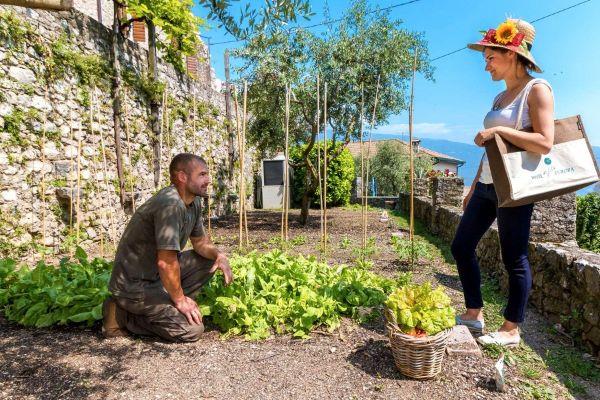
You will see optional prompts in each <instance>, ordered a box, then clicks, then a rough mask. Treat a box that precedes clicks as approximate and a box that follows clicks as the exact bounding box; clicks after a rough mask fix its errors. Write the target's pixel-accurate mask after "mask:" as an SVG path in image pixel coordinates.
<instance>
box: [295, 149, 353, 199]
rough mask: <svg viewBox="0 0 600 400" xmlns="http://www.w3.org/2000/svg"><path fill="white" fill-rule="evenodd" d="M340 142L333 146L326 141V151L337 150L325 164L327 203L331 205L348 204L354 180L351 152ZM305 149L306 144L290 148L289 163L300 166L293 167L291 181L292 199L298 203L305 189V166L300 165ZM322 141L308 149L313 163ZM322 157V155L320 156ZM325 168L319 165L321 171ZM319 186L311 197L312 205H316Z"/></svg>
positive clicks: (314, 163) (315, 162)
mask: <svg viewBox="0 0 600 400" xmlns="http://www.w3.org/2000/svg"><path fill="white" fill-rule="evenodd" d="M342 146H343V145H342V144H337V145H336V146H335V147H334V146H333V145H331V143H328V145H327V152H328V153H329V154H331V152H339V156H337V157H336V158H334V159H332V160H329V161H328V164H327V204H328V205H332V206H339V205H348V204H350V192H351V189H352V181H353V180H354V161H353V159H352V154H350V151H349V150H348V149H346V148H343V147H342ZM305 149H306V145H302V146H294V147H292V148H291V149H290V163H291V164H292V165H294V164H300V165H301V166H298V167H295V168H294V179H293V181H292V201H293V203H295V204H299V203H300V202H301V200H302V195H303V194H304V192H305V191H306V190H307V188H306V166H302V161H303V159H302V154H303V152H304V151H305ZM322 149H323V145H322V143H317V144H316V145H315V146H314V147H313V148H312V149H311V151H310V154H309V158H310V161H311V163H313V165H316V164H317V151H318V150H320V151H323V150H322ZM321 158H322V157H321ZM324 169H325V166H324V164H323V163H322V165H321V171H323V170H324ZM318 196H319V188H318V187H317V189H316V192H315V198H314V199H313V201H314V203H315V204H314V205H317V206H318V201H319V199H318Z"/></svg>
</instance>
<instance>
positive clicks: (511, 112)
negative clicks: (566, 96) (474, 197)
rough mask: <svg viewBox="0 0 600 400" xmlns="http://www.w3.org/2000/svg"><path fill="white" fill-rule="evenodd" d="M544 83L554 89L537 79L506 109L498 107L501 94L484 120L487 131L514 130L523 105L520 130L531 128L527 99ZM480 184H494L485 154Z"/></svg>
mask: <svg viewBox="0 0 600 400" xmlns="http://www.w3.org/2000/svg"><path fill="white" fill-rule="evenodd" d="M538 83H543V84H544V85H546V86H548V87H549V88H550V91H552V87H551V86H550V84H549V83H548V82H547V81H546V80H545V79H540V78H535V79H532V80H530V81H529V82H527V85H525V87H524V88H523V90H521V92H520V93H519V94H518V95H517V97H515V99H514V100H513V101H512V102H511V103H510V104H509V105H507V106H506V107H504V108H497V107H496V105H497V103H498V102H499V101H500V99H501V98H502V95H503V94H504V92H502V93H500V94H499V95H498V96H496V98H495V99H494V103H493V106H492V109H491V110H490V111H489V112H488V113H487V114H486V116H485V118H484V120H483V126H484V127H485V129H488V128H492V127H494V126H507V127H509V128H514V127H515V126H516V125H517V118H518V114H519V107H520V106H521V103H522V102H525V103H524V104H523V114H522V115H521V124H520V125H519V127H520V128H526V127H529V126H531V118H530V117H529V105H528V104H527V97H528V96H529V92H530V91H531V88H532V87H533V85H535V84H538ZM479 182H481V183H485V184H490V183H494V181H493V180H492V173H491V171H490V163H489V162H488V158H487V154H485V153H484V155H483V159H482V167H481V175H480V176H479Z"/></svg>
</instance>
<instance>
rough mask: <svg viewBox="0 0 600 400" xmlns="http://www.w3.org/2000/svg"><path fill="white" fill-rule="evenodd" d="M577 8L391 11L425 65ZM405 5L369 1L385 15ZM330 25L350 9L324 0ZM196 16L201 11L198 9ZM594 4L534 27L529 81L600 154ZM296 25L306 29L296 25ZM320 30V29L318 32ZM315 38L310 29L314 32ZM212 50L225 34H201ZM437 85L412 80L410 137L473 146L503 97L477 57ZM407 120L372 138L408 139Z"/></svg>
mask: <svg viewBox="0 0 600 400" xmlns="http://www.w3.org/2000/svg"><path fill="white" fill-rule="evenodd" d="M581 1H582V0H545V1H523V0H520V1H519V0H516V1H513V0H504V1H470V0H469V1H467V0H457V1H443V0H421V1H419V2H417V3H413V4H410V5H406V6H401V7H397V8H394V9H392V10H391V13H390V15H391V16H392V17H394V18H397V19H400V20H402V21H403V22H404V25H403V26H404V27H405V28H406V29H408V30H411V31H418V32H422V33H423V34H424V37H425V39H426V40H427V42H428V47H429V55H430V57H431V58H435V57H437V56H440V55H443V54H445V53H448V52H450V51H453V50H457V49H459V48H461V47H464V46H465V45H466V44H467V43H469V42H472V41H476V40H477V39H479V38H480V37H481V34H479V31H480V30H487V29H488V28H495V27H496V26H497V25H498V24H499V23H500V22H502V21H503V20H504V19H506V17H514V18H523V19H525V20H529V21H531V20H534V19H537V18H540V17H543V16H545V15H547V14H551V13H553V12H556V11H558V10H560V9H563V8H566V7H569V6H571V5H574V4H577V3H579V2H581ZM402 2H403V0H396V1H394V0H385V1H369V3H370V4H371V5H379V6H380V7H388V6H391V5H395V4H399V3H402ZM324 3H325V2H323V1H312V8H313V11H314V12H315V13H316V15H315V16H314V17H313V18H312V19H311V21H310V23H316V22H321V21H322V20H323V19H324V18H323V4H324ZM327 3H328V5H329V10H330V14H331V18H333V19H335V18H338V17H340V16H341V15H342V14H343V12H344V10H345V9H346V8H347V7H348V4H349V2H347V1H339V0H329V1H328V2H327ZM195 12H196V13H197V15H199V16H201V17H204V16H205V15H206V13H205V11H204V10H202V9H200V8H199V7H196V9H195ZM598 18H600V2H599V1H598V0H591V1H589V2H587V3H584V4H582V5H580V6H577V7H575V8H572V9H570V10H567V11H564V12H562V13H560V14H557V15H554V16H550V17H548V18H546V19H543V20H541V21H538V22H536V23H534V26H535V28H536V30H537V34H536V39H535V43H534V46H533V48H532V53H533V55H534V56H535V58H536V60H537V62H538V63H539V64H540V65H541V67H542V69H543V70H544V73H543V74H534V76H539V77H542V78H544V79H547V80H548V81H549V82H550V84H551V85H552V86H553V89H554V95H555V115H556V118H562V117H567V116H571V115H575V114H581V116H582V119H583V123H584V125H585V128H586V132H587V134H588V136H589V138H590V141H591V142H592V144H593V145H596V146H600V50H598V49H599V46H600V45H599V43H600V29H599V28H598V25H597V23H598ZM298 24H299V25H303V24H304V25H306V24H308V22H304V21H299V22H298ZM319 29H322V28H319ZM313 31H315V29H313ZM201 33H202V35H205V36H210V37H211V42H212V43H215V42H221V41H225V40H231V39H233V38H232V37H231V36H230V35H228V34H227V33H226V32H225V31H224V30H223V29H218V28H217V27H216V24H214V26H213V27H209V28H208V29H204V30H203V31H202V32H201ZM240 45H241V44H240V43H229V44H222V45H215V46H211V57H212V60H211V61H212V62H211V64H212V67H213V68H214V69H215V73H216V74H217V77H219V78H220V79H223V80H224V77H225V72H224V66H223V54H224V51H225V49H226V48H230V49H231V48H234V47H236V46H240ZM231 62H232V64H233V65H235V64H236V60H231ZM432 65H433V66H434V67H435V72H434V79H435V81H433V82H432V81H427V80H426V79H424V78H423V77H419V76H418V77H417V80H416V83H415V117H414V124H415V135H416V136H417V137H428V138H436V139H446V140H452V141H457V142H464V143H472V139H473V137H474V136H475V134H476V133H477V131H478V130H479V129H481V127H482V121H483V116H484V115H485V113H486V112H487V110H488V109H489V107H490V104H491V102H492V99H493V98H494V96H495V95H496V94H497V93H498V92H500V91H502V90H503V89H504V84H503V83H502V82H493V81H492V80H491V79H490V77H489V74H488V73H487V72H485V71H484V63H483V58H482V56H481V53H478V52H475V51H472V50H463V51H460V52H458V53H456V54H453V55H450V56H448V57H445V58H442V59H440V60H438V61H435V62H433V63H432ZM407 123H408V113H407V112H404V113H401V114H399V115H396V116H394V117H392V118H390V120H389V121H388V124H386V125H382V126H381V127H379V128H378V129H377V130H376V132H377V133H378V134H377V135H375V137H376V138H390V137H394V136H398V135H400V134H405V135H406V134H407V132H408V127H407Z"/></svg>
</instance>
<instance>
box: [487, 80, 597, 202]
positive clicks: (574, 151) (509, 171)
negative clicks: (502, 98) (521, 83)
mask: <svg viewBox="0 0 600 400" xmlns="http://www.w3.org/2000/svg"><path fill="white" fill-rule="evenodd" d="M532 86H533V82H531V85H528V87H527V88H526V93H524V95H523V96H522V98H521V104H520V105H519V111H518V114H517V123H516V126H515V129H517V130H522V131H526V132H533V128H531V127H529V128H525V129H522V127H521V119H522V114H523V106H524V103H525V102H526V101H527V95H528V93H529V90H531V87H532ZM485 151H486V153H487V156H488V160H489V163H490V170H491V173H492V179H493V181H494V188H495V189H496V195H497V196H498V206H499V207H516V206H520V205H523V204H529V203H533V202H536V201H540V200H547V199H550V198H552V197H556V196H559V195H561V194H565V193H569V192H574V191H576V190H578V189H581V188H583V187H585V186H588V185H591V184H593V183H595V182H598V181H599V180H600V172H599V170H598V165H597V163H596V159H595V157H594V153H593V151H592V147H591V146H590V143H589V140H588V138H587V135H586V134H585V130H584V128H583V123H582V122H581V117H580V116H579V115H576V116H574V117H568V118H564V119H559V120H556V121H554V145H553V146H552V150H550V153H548V154H537V153H533V152H530V151H525V150H523V149H521V148H519V147H517V146H515V145H513V144H512V143H510V142H508V141H507V140H504V139H503V138H502V137H500V135H497V134H496V135H494V138H493V139H492V140H489V141H488V142H487V143H486V145H485Z"/></svg>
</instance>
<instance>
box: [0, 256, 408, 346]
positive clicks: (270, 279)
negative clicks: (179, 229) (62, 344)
mask: <svg viewBox="0 0 600 400" xmlns="http://www.w3.org/2000/svg"><path fill="white" fill-rule="evenodd" d="M231 265H232V269H233V272H234V275H235V280H234V282H233V283H232V284H231V285H230V286H228V287H225V286H224V285H223V279H222V276H217V277H216V278H215V279H213V280H212V281H211V282H210V283H209V284H208V285H207V286H205V287H204V288H203V289H202V291H201V294H200V296H199V297H198V302H199V304H200V307H201V311H202V314H203V315H205V316H208V318H211V319H212V320H213V322H214V323H215V324H216V325H217V326H218V327H219V328H220V329H221V330H222V331H223V332H225V334H226V336H230V335H241V334H243V335H245V336H246V338H248V339H263V338H266V337H268V336H270V335H271V334H272V333H273V332H276V333H291V334H293V335H294V336H295V337H302V338H305V337H308V335H309V333H310V332H311V330H313V329H315V328H316V327H319V326H324V327H326V328H327V329H329V330H333V329H335V328H336V327H337V326H339V324H340V320H341V317H342V316H349V317H353V318H356V319H362V318H366V317H368V316H369V315H372V313H373V311H375V312H377V311H378V309H377V308H378V306H381V305H382V304H383V303H384V302H385V300H386V298H387V295H388V294H389V293H390V292H391V291H392V290H394V289H395V288H397V287H398V286H402V285H403V284H405V283H407V282H408V280H410V275H402V276H401V277H400V278H398V279H397V280H391V279H387V278H383V277H380V276H378V275H376V274H374V273H371V272H369V271H367V270H365V269H360V268H352V267H348V266H345V265H341V266H339V267H337V268H332V267H329V266H328V265H327V264H325V263H319V262H318V261H316V260H315V259H314V258H309V259H305V258H303V257H301V256H290V255H286V254H284V253H282V252H280V251H277V250H275V251H272V252H270V253H266V254H259V253H256V252H252V253H250V254H248V255H246V256H233V257H232V258H231ZM111 268H112V263H110V262H108V261H106V260H102V259H99V258H95V259H94V260H92V261H89V260H88V257H87V255H86V254H85V252H84V251H83V250H81V249H78V251H77V253H76V261H69V260H67V259H64V260H62V261H61V262H60V264H59V266H53V265H47V264H44V263H41V262H40V263H38V265H37V266H36V267H35V268H33V269H31V270H30V269H28V268H19V269H17V268H16V266H15V262H14V261H12V260H8V259H7V260H0V308H2V309H3V310H4V314H5V315H6V317H7V318H8V319H9V320H11V321H15V322H18V323H20V324H23V325H26V326H36V327H45V326H50V325H54V324H67V323H71V322H76V323H87V324H88V325H90V324H92V323H93V322H94V321H96V320H99V319H101V318H102V302H103V301H104V299H105V298H106V297H107V296H108V295H109V292H108V289H107V283H108V279H109V277H110V271H111Z"/></svg>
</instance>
